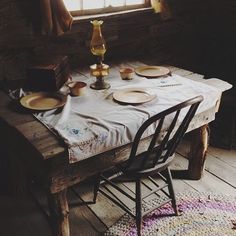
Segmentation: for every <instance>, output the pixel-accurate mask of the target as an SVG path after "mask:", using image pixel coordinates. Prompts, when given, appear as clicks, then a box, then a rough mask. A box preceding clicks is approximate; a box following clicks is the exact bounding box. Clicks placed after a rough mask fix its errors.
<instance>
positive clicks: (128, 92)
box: [113, 88, 156, 104]
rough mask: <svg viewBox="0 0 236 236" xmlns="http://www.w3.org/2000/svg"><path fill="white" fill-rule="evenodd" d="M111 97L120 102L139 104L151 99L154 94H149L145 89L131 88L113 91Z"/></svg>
mask: <svg viewBox="0 0 236 236" xmlns="http://www.w3.org/2000/svg"><path fill="white" fill-rule="evenodd" d="M113 98H114V99H115V100H116V101H118V102H122V103H128V104H140V103H145V102H149V101H151V100H153V99H154V98H156V95H155V94H151V93H150V92H148V91H147V90H145V89H140V88H131V89H122V90H119V91H116V92H114V93H113Z"/></svg>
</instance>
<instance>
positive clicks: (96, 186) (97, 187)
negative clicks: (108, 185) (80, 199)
mask: <svg viewBox="0 0 236 236" xmlns="http://www.w3.org/2000/svg"><path fill="white" fill-rule="evenodd" d="M100 182H101V176H100V175H98V176H97V177H96V179H95V184H94V188H93V203H96V201H97V195H98V190H99V187H100Z"/></svg>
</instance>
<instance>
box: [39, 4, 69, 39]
mask: <svg viewBox="0 0 236 236" xmlns="http://www.w3.org/2000/svg"><path fill="white" fill-rule="evenodd" d="M40 8H41V23H42V33H43V34H55V35H61V34H63V33H64V32H66V31H68V30H70V28H71V25H72V22H73V17H72V16H71V14H70V13H69V12H68V11H67V9H66V7H65V4H64V2H63V0H40Z"/></svg>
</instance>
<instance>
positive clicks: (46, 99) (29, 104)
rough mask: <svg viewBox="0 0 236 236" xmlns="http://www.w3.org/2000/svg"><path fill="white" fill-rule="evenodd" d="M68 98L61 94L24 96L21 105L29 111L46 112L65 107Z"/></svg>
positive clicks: (39, 93) (47, 93)
mask: <svg viewBox="0 0 236 236" xmlns="http://www.w3.org/2000/svg"><path fill="white" fill-rule="evenodd" d="M66 99H67V97H66V96H65V95H62V94H59V93H49V92H38V93H32V94H29V95H26V96H24V97H23V98H21V100H20V104H21V105H22V106H23V107H26V108H28V109H32V110H37V111H45V110H50V109H55V108H58V107H62V106H64V104H65V103H66Z"/></svg>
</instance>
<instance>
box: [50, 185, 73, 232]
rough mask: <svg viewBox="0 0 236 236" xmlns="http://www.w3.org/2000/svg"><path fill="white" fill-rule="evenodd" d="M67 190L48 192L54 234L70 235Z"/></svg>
mask: <svg viewBox="0 0 236 236" xmlns="http://www.w3.org/2000/svg"><path fill="white" fill-rule="evenodd" d="M66 193H67V190H66V189H65V190H62V191H61V192H58V193H54V194H52V193H49V194H48V204H49V211H50V219H51V223H52V229H53V235H54V236H70V228H69V207H68V202H67V196H66Z"/></svg>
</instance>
